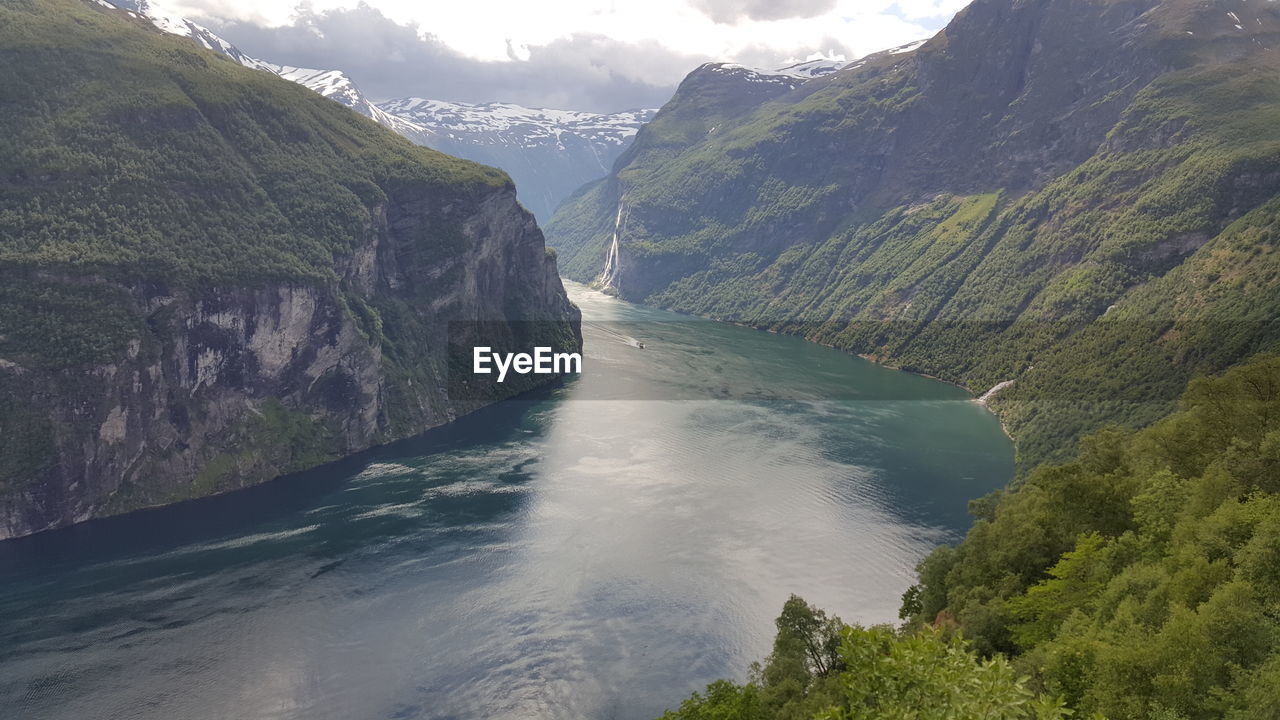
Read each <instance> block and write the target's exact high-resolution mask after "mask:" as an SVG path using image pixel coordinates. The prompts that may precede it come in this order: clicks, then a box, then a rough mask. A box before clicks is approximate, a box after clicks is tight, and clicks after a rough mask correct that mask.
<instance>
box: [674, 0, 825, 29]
mask: <svg viewBox="0 0 1280 720" xmlns="http://www.w3.org/2000/svg"><path fill="white" fill-rule="evenodd" d="M691 4H692V5H693V6H694V7H696V8H697V9H699V10H701V11H702V12H704V13H706V15H707V17H709V18H711V19H712V20H714V21H716V22H718V23H725V24H729V25H736V24H737V23H739V22H741V21H742V20H744V19H749V20H782V19H784V18H811V17H816V16H818V15H825V14H826V13H828V12H831V11H832V10H834V9H835V7H836V0H692V2H691Z"/></svg>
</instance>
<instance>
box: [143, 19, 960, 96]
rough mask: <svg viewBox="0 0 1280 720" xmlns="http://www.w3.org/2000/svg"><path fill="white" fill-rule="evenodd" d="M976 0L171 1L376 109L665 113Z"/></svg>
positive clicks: (933, 27)
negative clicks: (726, 77)
mask: <svg viewBox="0 0 1280 720" xmlns="http://www.w3.org/2000/svg"><path fill="white" fill-rule="evenodd" d="M967 3H968V0H418V1H414V0H363V1H360V0H304V1H303V2H299V0H167V1H166V2H165V3H164V4H165V5H166V7H172V8H174V9H175V10H177V11H179V12H181V13H183V14H185V15H186V16H188V17H190V18H192V19H193V20H196V21H197V22H201V23H202V24H205V25H208V26H209V27H210V28H211V29H213V30H215V31H216V32H218V33H219V34H220V35H222V36H223V37H224V38H226V39H227V40H229V41H230V42H232V43H233V44H235V45H237V46H239V47H240V48H241V49H242V50H244V51H245V52H247V53H249V54H250V55H253V56H255V57H259V58H262V59H264V60H269V61H271V62H275V63H280V64H287V65H297V66H300V67H312V68H319V69H339V70H343V71H345V72H346V73H347V74H348V75H350V76H351V77H352V79H353V80H355V82H356V84H357V85H359V86H360V88H361V89H362V90H363V91H364V92H365V94H366V95H368V96H370V97H371V98H373V99H375V100H386V99H391V98H399V97H407V96H417V97H426V98H432V99H439V100H454V101H460V102H491V101H499V102H514V103H519V104H521V105H528V106H532V107H550V108H564V109H573V110H589V111H596V112H615V111H620V110H628V109H635V108H641V107H658V106H660V105H661V104H662V103H663V102H664V101H665V100H666V99H667V98H669V97H670V95H671V92H672V90H673V89H674V88H675V86H676V85H677V84H678V83H679V81H680V79H681V78H683V77H684V76H685V75H686V74H687V73H688V72H689V71H690V70H692V69H693V68H695V67H697V66H698V65H700V64H702V63H703V62H708V61H729V62H739V63H742V64H745V65H751V66H757V67H774V68H776V67H782V66H783V65H787V64H790V63H793V62H797V61H801V60H808V59H812V58H815V57H818V56H825V57H841V56H842V57H844V58H846V59H848V60H853V59H856V58H858V57H861V56H863V55H866V54H868V53H871V52H875V51H877V50H882V49H885V48H889V47H894V46H896V45H902V44H904V43H907V42H910V41H912V40H917V39H920V38H924V37H928V36H930V35H932V34H933V33H935V32H937V30H939V29H941V28H942V27H943V26H944V25H945V24H946V23H947V21H948V20H950V18H951V17H952V16H953V15H954V14H955V13H956V12H957V11H958V10H960V9H961V8H962V7H963V6H964V5H966V4H967Z"/></svg>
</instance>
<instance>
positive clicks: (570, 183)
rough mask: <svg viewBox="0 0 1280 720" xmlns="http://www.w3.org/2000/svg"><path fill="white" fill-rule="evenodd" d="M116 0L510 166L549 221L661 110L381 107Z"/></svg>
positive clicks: (808, 66)
mask: <svg viewBox="0 0 1280 720" xmlns="http://www.w3.org/2000/svg"><path fill="white" fill-rule="evenodd" d="M100 1H102V2H105V0H100ZM113 1H114V4H115V5H117V6H119V7H121V8H123V9H126V10H128V11H129V12H133V13H136V14H138V15H139V16H141V17H145V18H146V19H148V20H150V21H151V22H152V23H153V24H154V25H155V26H156V27H158V28H160V29H161V30H164V31H165V32H167V33H171V34H173V35H180V36H182V37H187V38H191V39H192V40H195V41H196V42H198V43H200V44H201V45H203V46H204V47H205V48H208V49H210V50H214V51H216V52H220V53H222V54H224V55H227V56H228V57H230V58H232V59H234V60H235V61H236V62H239V63H240V64H241V65H244V66H245V67H250V68H254V69H255V70H263V71H265V72H269V73H273V74H276V75H279V76H280V77H283V78H285V79H286V80H292V81H293V82H296V83H298V84H300V85H303V86H304V87H307V88H310V89H311V90H314V91H315V92H317V93H320V94H321V95H323V96H325V97H327V98H329V99H331V100H335V101H337V102H340V103H342V104H343V105H346V106H347V107H349V108H351V109H352V110H355V111H356V112H358V113H360V114H361V115H364V116H365V117H368V118H372V119H373V120H375V121H376V122H378V124H380V125H384V126H386V127H388V128H390V129H392V130H394V131H396V132H398V133H400V134H401V135H403V136H405V137H407V138H409V139H410V140H412V141H413V142H415V143H417V144H419V145H425V146H427V147H429V148H432V149H434V150H439V151H441V152H444V153H447V154H449V155H454V156H456V157H461V158H465V159H467V160H473V161H475V162H480V163H484V164H486V165H492V166H494V167H497V168H500V169H502V170H505V171H506V172H507V173H508V174H509V175H511V177H512V179H513V180H514V181H515V184H516V187H517V188H518V189H519V190H520V193H521V195H520V200H521V202H523V203H524V205H525V207H527V208H529V209H530V210H531V211H532V212H533V214H534V216H535V217H537V218H538V219H539V220H540V221H543V222H545V221H547V220H549V219H550V218H551V214H552V212H554V211H555V209H556V207H558V206H559V205H560V202H561V201H563V200H564V199H565V198H566V197H568V196H569V195H571V194H572V193H573V191H574V190H576V189H578V188H579V187H581V186H582V185H584V184H586V183H588V182H590V181H592V180H595V179H597V178H600V177H603V176H604V175H606V174H608V172H609V170H610V169H611V168H612V167H613V163H614V161H615V160H617V158H618V156H619V155H621V154H622V151H623V150H625V149H626V147H627V146H628V145H629V144H630V142H631V140H632V139H633V138H634V137H635V134H636V131H637V130H638V129H639V128H640V126H641V125H643V124H644V123H645V122H648V121H649V119H650V118H652V117H653V114H654V113H655V112H657V111H656V110H634V111H630V112H621V113H609V114H604V113H587V112H576V111H572V110H536V109H531V108H525V107H520V106H519V105H511V104H507V103H485V104H480V105H473V104H468V103H455V102H445V101H441V100H424V99H422V98H403V99H399V100H391V101H387V102H382V103H377V104H375V103H373V102H372V101H370V100H369V99H368V98H367V97H365V95H364V93H362V92H361V91H360V88H359V87H358V86H357V85H356V84H355V83H354V82H353V81H352V80H351V78H349V77H347V75H346V74H344V73H343V72H342V71H341V70H314V69H310V68H298V67H292V66H289V65H277V64H275V63H271V62H267V61H265V60H259V59H257V58H254V57H250V56H249V55H247V54H245V53H244V52H242V51H241V50H240V49H239V48H237V47H236V46H235V45H232V44H231V43H229V42H227V41H226V40H224V39H222V38H221V37H219V36H218V35H216V34H215V33H214V32H213V31H211V30H209V29H208V28H206V27H204V26H202V25H199V24H197V23H194V22H192V21H190V20H188V19H186V18H184V17H182V16H181V15H179V14H178V13H176V12H175V11H173V10H172V9H169V8H166V7H165V6H163V5H161V4H157V3H155V2H153V0H113ZM803 65H804V67H803V68H801V67H800V66H797V68H798V69H797V70H795V71H794V72H796V73H819V74H820V73H821V72H823V68H826V67H829V65H830V62H829V61H814V62H813V63H805V64H803Z"/></svg>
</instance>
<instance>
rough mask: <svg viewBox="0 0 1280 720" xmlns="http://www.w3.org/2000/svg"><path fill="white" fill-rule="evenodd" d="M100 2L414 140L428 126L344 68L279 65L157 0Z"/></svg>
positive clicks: (104, 0) (101, 0)
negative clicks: (395, 112) (384, 105)
mask: <svg viewBox="0 0 1280 720" xmlns="http://www.w3.org/2000/svg"><path fill="white" fill-rule="evenodd" d="M96 1H97V2H98V3H99V4H101V5H103V6H106V7H110V6H115V7H118V8H120V9H122V10H125V11H127V12H129V13H132V14H133V15H135V16H138V17H142V18H145V19H147V20H149V21H150V22H151V24H153V25H155V26H156V27H157V28H159V29H161V30H163V31H165V32H167V33H169V34H171V35H178V36H180V37H186V38H191V39H192V40H194V41H196V42H197V43H200V44H201V45H203V46H204V47H205V49H207V50H213V51H214V52H219V53H222V54H223V55H226V56H227V57H229V58H231V59H233V60H235V61H236V62H238V63H240V64H241V65H243V66H245V67H247V68H253V69H254V70H262V71H264V72H269V73H272V74H274V75H279V76H280V77H282V78H284V79H286V80H292V81H293V82H296V83H298V84H299V85H302V86H303V87H306V88H309V89H311V90H313V91H315V92H317V93H320V94H321V95H323V96H324V97H327V98H329V99H330V100H334V101H336V102H340V103H342V104H343V105H346V106H347V107H349V108H351V109H352V110H355V111H356V112H358V113H360V114H361V115H364V116H365V117H367V118H371V119H372V120H374V121H376V122H377V123H378V124H379V125H384V126H386V127H388V128H391V129H392V130H394V131H396V132H398V133H400V134H401V135H404V136H406V137H409V139H411V140H413V139H415V137H417V136H421V133H423V132H424V128H420V127H416V126H414V125H413V124H412V123H410V122H408V121H407V120H404V119H403V118H396V117H392V116H390V115H388V114H387V113H385V112H383V111H382V110H381V109H379V108H378V106H377V105H374V104H373V103H372V102H370V101H369V99H368V98H366V97H365V96H364V93H362V92H360V88H359V87H357V86H356V84H355V83H354V82H352V80H351V78H349V77H347V76H346V74H344V73H343V72H342V71H341V70H315V69H312V68H300V67H293V66H291V65H277V64H275V63H272V62H267V61H266V60H259V59H258V58H255V57H250V56H249V55H247V54H245V53H244V52H243V51H241V50H240V48H238V47H236V46H235V45H232V44H231V43H229V42H227V41H226V40H224V39H222V38H221V37H219V36H218V35H217V34H216V33H214V32H213V31H212V30H210V29H209V28H207V27H204V26H203V25H200V24H197V23H195V22H192V21H191V20H188V19H187V18H185V17H183V16H182V15H180V14H178V13H177V12H176V11H174V10H173V9H172V8H169V7H167V6H165V5H163V4H160V3H156V2H154V1H153V0H112V2H110V3H108V2H107V1H106V0H96ZM419 144H425V143H419Z"/></svg>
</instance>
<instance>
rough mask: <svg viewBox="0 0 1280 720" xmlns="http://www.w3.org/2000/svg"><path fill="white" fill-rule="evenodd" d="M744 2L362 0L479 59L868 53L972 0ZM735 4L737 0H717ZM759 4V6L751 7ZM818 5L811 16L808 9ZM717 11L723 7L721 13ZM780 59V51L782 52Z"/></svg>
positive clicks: (313, 2) (273, 6)
mask: <svg viewBox="0 0 1280 720" xmlns="http://www.w3.org/2000/svg"><path fill="white" fill-rule="evenodd" d="M357 1H358V0H310V1H309V2H306V3H305V5H304V6H303V7H307V8H310V9H313V10H315V11H325V10H331V9H338V8H351V7H354V6H355V5H356V4H357ZM738 2H739V3H741V7H742V8H743V10H742V11H741V13H740V14H737V15H734V17H736V20H734V21H733V22H717V21H716V20H715V19H713V18H712V17H711V16H710V15H709V14H708V13H707V12H706V11H705V8H706V7H707V5H708V0H480V1H475V0H472V1H467V0H462V1H459V0H428V1H426V2H422V1H420V0H365V3H366V4H368V5H369V6H371V7H374V8H376V9H377V10H379V11H381V12H382V14H384V15H386V16H387V17H388V18H391V19H393V20H395V21H397V22H400V23H416V24H417V26H418V27H419V28H420V29H421V30H422V31H423V32H425V33H430V34H431V35H434V36H435V37H436V38H438V39H439V40H440V41H441V42H443V43H444V44H446V45H448V46H449V47H451V48H453V49H454V50H456V51H457V52H459V53H462V54H463V55H466V56H469V57H472V58H475V59H480V60H500V61H505V60H519V59H523V58H527V57H528V51H529V48H531V47H536V46H543V45H548V44H550V43H552V42H555V41H557V40H564V39H567V38H570V37H573V36H575V35H599V36H605V37H608V38H611V39H613V40H617V41H620V42H627V43H657V44H659V45H662V46H664V47H666V48H668V49H670V50H672V51H673V52H677V53H682V54H687V55H699V56H705V57H711V58H718V59H725V60H739V59H741V57H742V56H743V55H744V54H756V55H758V53H759V52H760V50H761V49H763V48H775V49H777V50H778V51H779V52H780V53H786V54H792V53H794V52H795V49H796V48H800V47H810V48H811V49H812V51H813V52H828V51H829V48H824V47H820V46H819V43H820V42H822V39H824V38H829V39H834V40H836V41H838V42H839V43H841V45H843V47H844V48H847V49H848V50H850V51H851V52H853V53H854V54H859V55H860V54H866V53H869V52H873V51H876V50H880V49H883V48H886V47H891V46H894V45H900V44H903V43H906V42H909V41H911V40H915V39H919V38H922V37H927V36H928V35H930V34H932V32H933V31H934V30H936V29H937V26H938V24H939V20H940V19H945V18H946V17H950V16H951V15H952V14H954V13H955V12H956V11H957V10H959V9H960V8H961V7H963V6H964V5H965V4H966V3H967V2H968V0H836V1H835V2H819V3H812V2H805V3H795V4H794V7H795V8H796V10H795V12H796V13H797V14H798V16H796V17H784V18H777V19H770V18H776V16H777V15H778V14H779V13H778V12H769V13H763V16H764V17H765V18H766V19H758V18H760V17H761V16H762V13H760V12H759V11H758V7H759V5H760V3H759V2H758V1H757V0H738ZM167 4H169V5H173V6H175V7H176V8H177V9H179V10H180V11H182V12H184V13H186V14H188V15H193V16H197V17H203V18H213V19H222V20H243V21H249V22H253V23H256V24H260V25H268V26H280V25H286V24H289V23H290V22H291V21H292V19H293V18H294V17H295V16H296V15H297V12H298V8H299V5H298V0H170V2H168V3H167ZM716 6H717V7H722V8H723V7H730V8H732V7H734V0H717V1H716ZM753 8H757V10H754V11H753ZM815 9H816V11H818V12H819V13H820V14H817V15H813V16H811V17H804V15H806V14H809V13H812V12H815ZM720 17H721V19H722V20H723V19H725V15H724V14H723V13H721V15H720ZM781 59H784V56H783V55H780V56H779V60H781Z"/></svg>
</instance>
